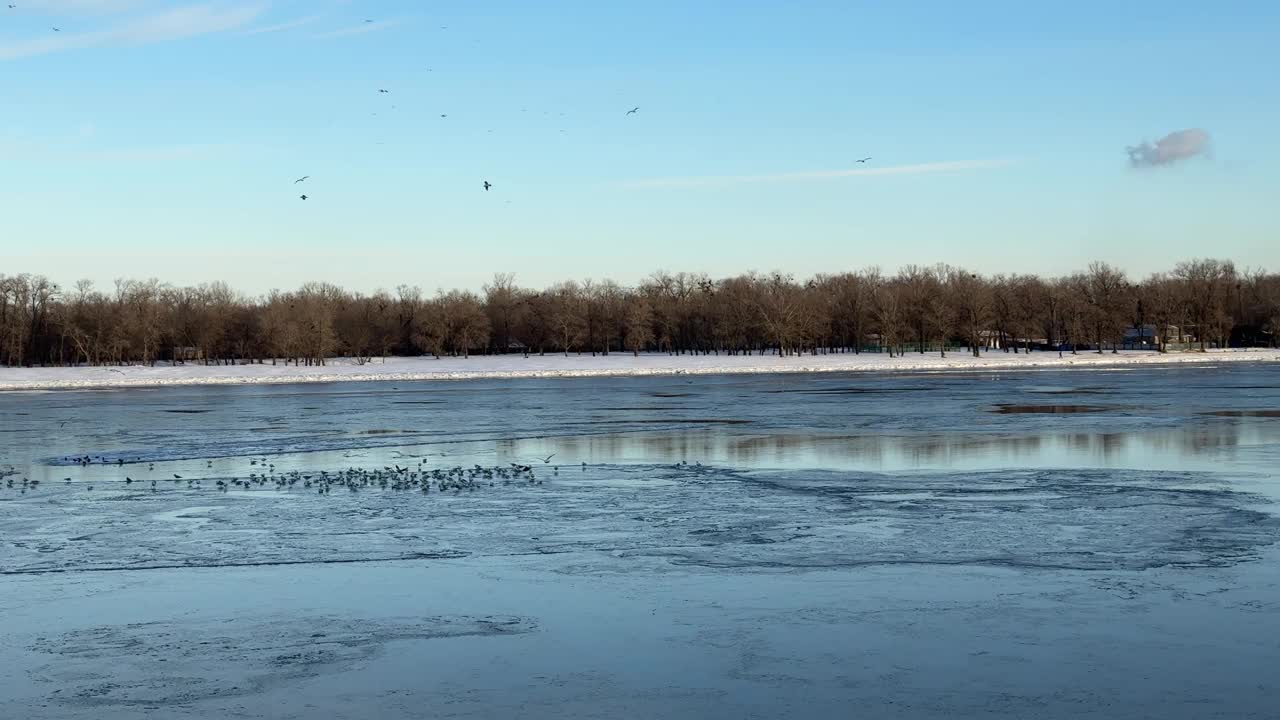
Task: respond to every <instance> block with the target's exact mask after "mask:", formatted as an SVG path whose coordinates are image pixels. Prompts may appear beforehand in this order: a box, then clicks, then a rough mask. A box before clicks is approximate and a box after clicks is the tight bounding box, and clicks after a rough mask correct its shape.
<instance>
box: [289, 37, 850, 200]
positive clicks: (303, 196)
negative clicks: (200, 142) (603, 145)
mask: <svg viewBox="0 0 1280 720" xmlns="http://www.w3.org/2000/svg"><path fill="white" fill-rule="evenodd" d="M365 22H373V21H372V20H365ZM378 93H379V94H383V95H388V94H390V93H391V91H390V90H387V89H386V88H378ZM638 112H640V107H639V106H636V107H633V108H631V109H630V110H628V111H626V112H625V113H623V117H626V116H628V115H635V114H636V113H638ZM440 117H442V118H444V117H449V116H448V115H441V116H440ZM870 159H871V158H864V159H862V160H859V161H858V162H860V163H865V162H866V161H867V160H870ZM310 178H311V176H310V175H303V176H302V177H300V178H298V179H297V180H294V181H293V184H294V185H297V184H298V183H301V182H306V181H307V180H308V179H310ZM480 186H481V187H483V188H484V191H485V192H489V191H490V190H491V189H493V183H491V182H489V181H488V180H485V181H484V182H483V183H481V185H480ZM298 197H299V198H301V199H302V200H306V199H307V198H309V197H310V195H307V194H306V193H302V194H301V195H299V196H298Z"/></svg>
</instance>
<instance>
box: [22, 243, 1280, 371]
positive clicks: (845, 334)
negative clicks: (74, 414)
mask: <svg viewBox="0 0 1280 720" xmlns="http://www.w3.org/2000/svg"><path fill="white" fill-rule="evenodd" d="M1278 331H1280V275H1276V274H1273V273H1267V272H1265V271H1252V270H1246V271H1239V270H1237V269H1236V267H1235V266H1234V264H1233V263H1231V262H1230V261H1225V260H1214V259H1198V260H1189V261H1185V262H1180V263H1178V264H1177V265H1176V266H1174V268H1173V269H1172V270H1171V271H1169V272H1162V273H1156V274H1154V275H1151V276H1150V277H1147V278H1145V279H1143V280H1140V281H1136V282H1135V281H1132V280H1131V279H1130V278H1129V277H1128V275H1127V274H1126V273H1125V271H1124V270H1122V269H1120V268H1117V267H1114V266H1112V265H1109V264H1107V263H1103V262H1095V263H1092V264H1091V265H1089V267H1088V269H1087V270H1085V271H1082V272H1078V273H1074V274H1071V275H1068V276H1064V277H1058V278H1041V277H1037V276H1033V275H982V274H978V273H973V272H969V271H967V270H965V269H963V268H958V267H951V266H946V265H935V266H927V267H926V266H918V265H908V266H906V267H903V268H901V269H900V270H899V271H898V272H897V273H896V274H893V275H889V274H886V273H882V272H881V271H880V270H879V269H877V268H869V269H864V270H861V271H856V272H841V273H833V274H821V275H816V276H814V277H811V278H807V279H803V280H800V279H796V278H794V277H792V276H791V275H787V274H783V273H776V272H775V273H769V274H757V273H751V274H746V275H740V276H736V277H730V278H724V279H713V278H711V277H708V276H706V275H702V274H695V273H668V272H656V273H654V274H653V275H651V276H649V277H648V278H646V279H645V280H644V281H643V282H641V283H639V284H638V285H636V286H634V287H624V286H622V285H619V284H618V283H615V282H613V281H611V280H584V281H572V280H570V281H565V282H561V283H557V284H555V285H552V286H551V287H547V288H543V289H531V288H524V287H521V286H519V285H518V284H517V283H516V280H515V276H514V275H511V274H498V275H495V276H494V278H493V280H492V282H490V283H489V284H487V285H485V286H484V288H483V290H482V291H481V292H479V293H476V292H470V291H465V290H449V291H444V290H441V291H439V292H437V293H435V294H434V295H428V294H427V293H424V292H423V291H422V290H421V289H420V288H418V287H410V286H405V285H402V286H400V287H397V288H396V289H395V290H394V291H383V290H380V291H378V292H374V293H371V294H364V293H358V292H350V291H347V290H344V289H342V288H340V287H338V286H336V285H332V284H329V283H319V282H316V283H308V284H305V285H303V286H302V287H300V288H298V289H297V290H293V291H290V292H285V291H277V290H273V291H271V292H270V293H267V294H266V295H264V296H261V297H249V296H246V295H244V294H242V293H239V292H236V291H235V290H234V289H232V288H231V287H230V286H229V285H227V284H226V283H222V282H215V283H208V284H203V285H199V286H195V287H175V286H173V285H169V284H166V283H163V282H161V281H159V280H156V279H151V280H117V281H116V283H115V287H114V288H113V289H112V290H110V291H102V290H99V289H97V288H95V287H94V285H93V284H92V283H91V282H88V281H81V282H78V283H76V284H75V286H74V287H71V288H69V289H64V288H61V287H59V286H58V285H56V284H55V283H53V282H52V281H50V280H49V279H48V278H46V277H42V276H36V275H28V274H21V275H11V276H7V275H0V364H3V365H6V366H35V365H73V364H89V365H107V364H121V363H141V364H155V363H157V362H201V363H219V364H229V363H246V362H271V363H273V364H274V363H279V362H285V363H290V362H292V363H297V364H324V363H325V361H326V359H328V358H332V357H335V356H345V357H352V358H355V359H356V361H357V362H368V361H370V360H371V359H373V358H375V357H383V358H385V357H386V356H388V355H401V356H420V355H434V356H436V357H441V356H446V355H449V356H462V357H466V356H468V355H470V354H475V353H486V354H488V353H524V354H545V353H548V352H556V353H566V354H568V353H592V354H597V353H603V354H609V353H617V352H631V353H640V352H666V353H672V354H713V353H714V354H729V355H738V354H747V353H758V354H764V353H777V354H782V355H787V354H800V353H815V354H821V353H836V352H854V353H860V352H887V353H890V354H894V355H897V354H901V353H906V352H920V353H924V352H941V353H943V354H945V353H946V352H947V351H948V350H949V349H950V350H954V349H957V348H961V347H962V348H964V350H965V351H966V352H971V353H973V354H975V355H977V354H979V353H980V352H981V350H982V349H984V348H1000V349H1002V350H1004V351H1005V352H1015V353H1016V352H1020V351H1026V352H1030V351H1032V350H1033V349H1054V350H1057V351H1059V352H1063V351H1067V352H1078V351H1079V350H1081V349H1089V350H1094V351H1098V352H1101V351H1104V350H1105V349H1111V350H1114V349H1116V348H1118V347H1125V346H1134V345H1137V346H1139V347H1147V348H1150V349H1152V350H1153V351H1160V352H1164V351H1166V350H1168V349H1169V348H1170V347H1174V346H1176V347H1190V348H1197V349H1201V350H1203V349H1205V348H1208V347H1228V346H1250V345H1264V346H1271V347H1275V346H1276V345H1277V341H1278V340H1280V336H1278Z"/></svg>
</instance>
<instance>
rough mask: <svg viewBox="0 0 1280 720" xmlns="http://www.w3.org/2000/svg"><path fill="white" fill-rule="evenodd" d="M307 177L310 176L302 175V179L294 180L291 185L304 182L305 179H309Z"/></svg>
mask: <svg viewBox="0 0 1280 720" xmlns="http://www.w3.org/2000/svg"><path fill="white" fill-rule="evenodd" d="M309 177H311V176H310V175H303V176H302V177H300V178H298V179H297V180H294V181H293V184H294V185H297V184H298V183H300V182H302V181H303V180H306V179H307V178H309Z"/></svg>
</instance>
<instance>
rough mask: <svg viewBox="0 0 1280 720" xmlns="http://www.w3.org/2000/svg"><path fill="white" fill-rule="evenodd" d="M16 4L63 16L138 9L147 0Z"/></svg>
mask: <svg viewBox="0 0 1280 720" xmlns="http://www.w3.org/2000/svg"><path fill="white" fill-rule="evenodd" d="M16 4H17V5H18V6H19V7H20V8H21V9H22V10H23V11H24V12H25V11H34V12H38V13H43V14H46V15H58V16H62V17H86V16H87V17H92V16H99V15H115V14H118V13H124V12H130V11H133V10H137V9H138V8H140V7H142V6H143V5H145V4H147V0H22V1H21V2H19V3H16Z"/></svg>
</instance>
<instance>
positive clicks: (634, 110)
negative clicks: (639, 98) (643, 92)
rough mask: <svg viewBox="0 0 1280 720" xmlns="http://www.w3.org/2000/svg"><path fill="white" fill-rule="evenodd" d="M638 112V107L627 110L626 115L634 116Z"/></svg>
mask: <svg viewBox="0 0 1280 720" xmlns="http://www.w3.org/2000/svg"><path fill="white" fill-rule="evenodd" d="M638 112H640V108H638V107H633V108H631V109H630V110H628V111H627V114H628V115H635V114H636V113H638Z"/></svg>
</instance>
